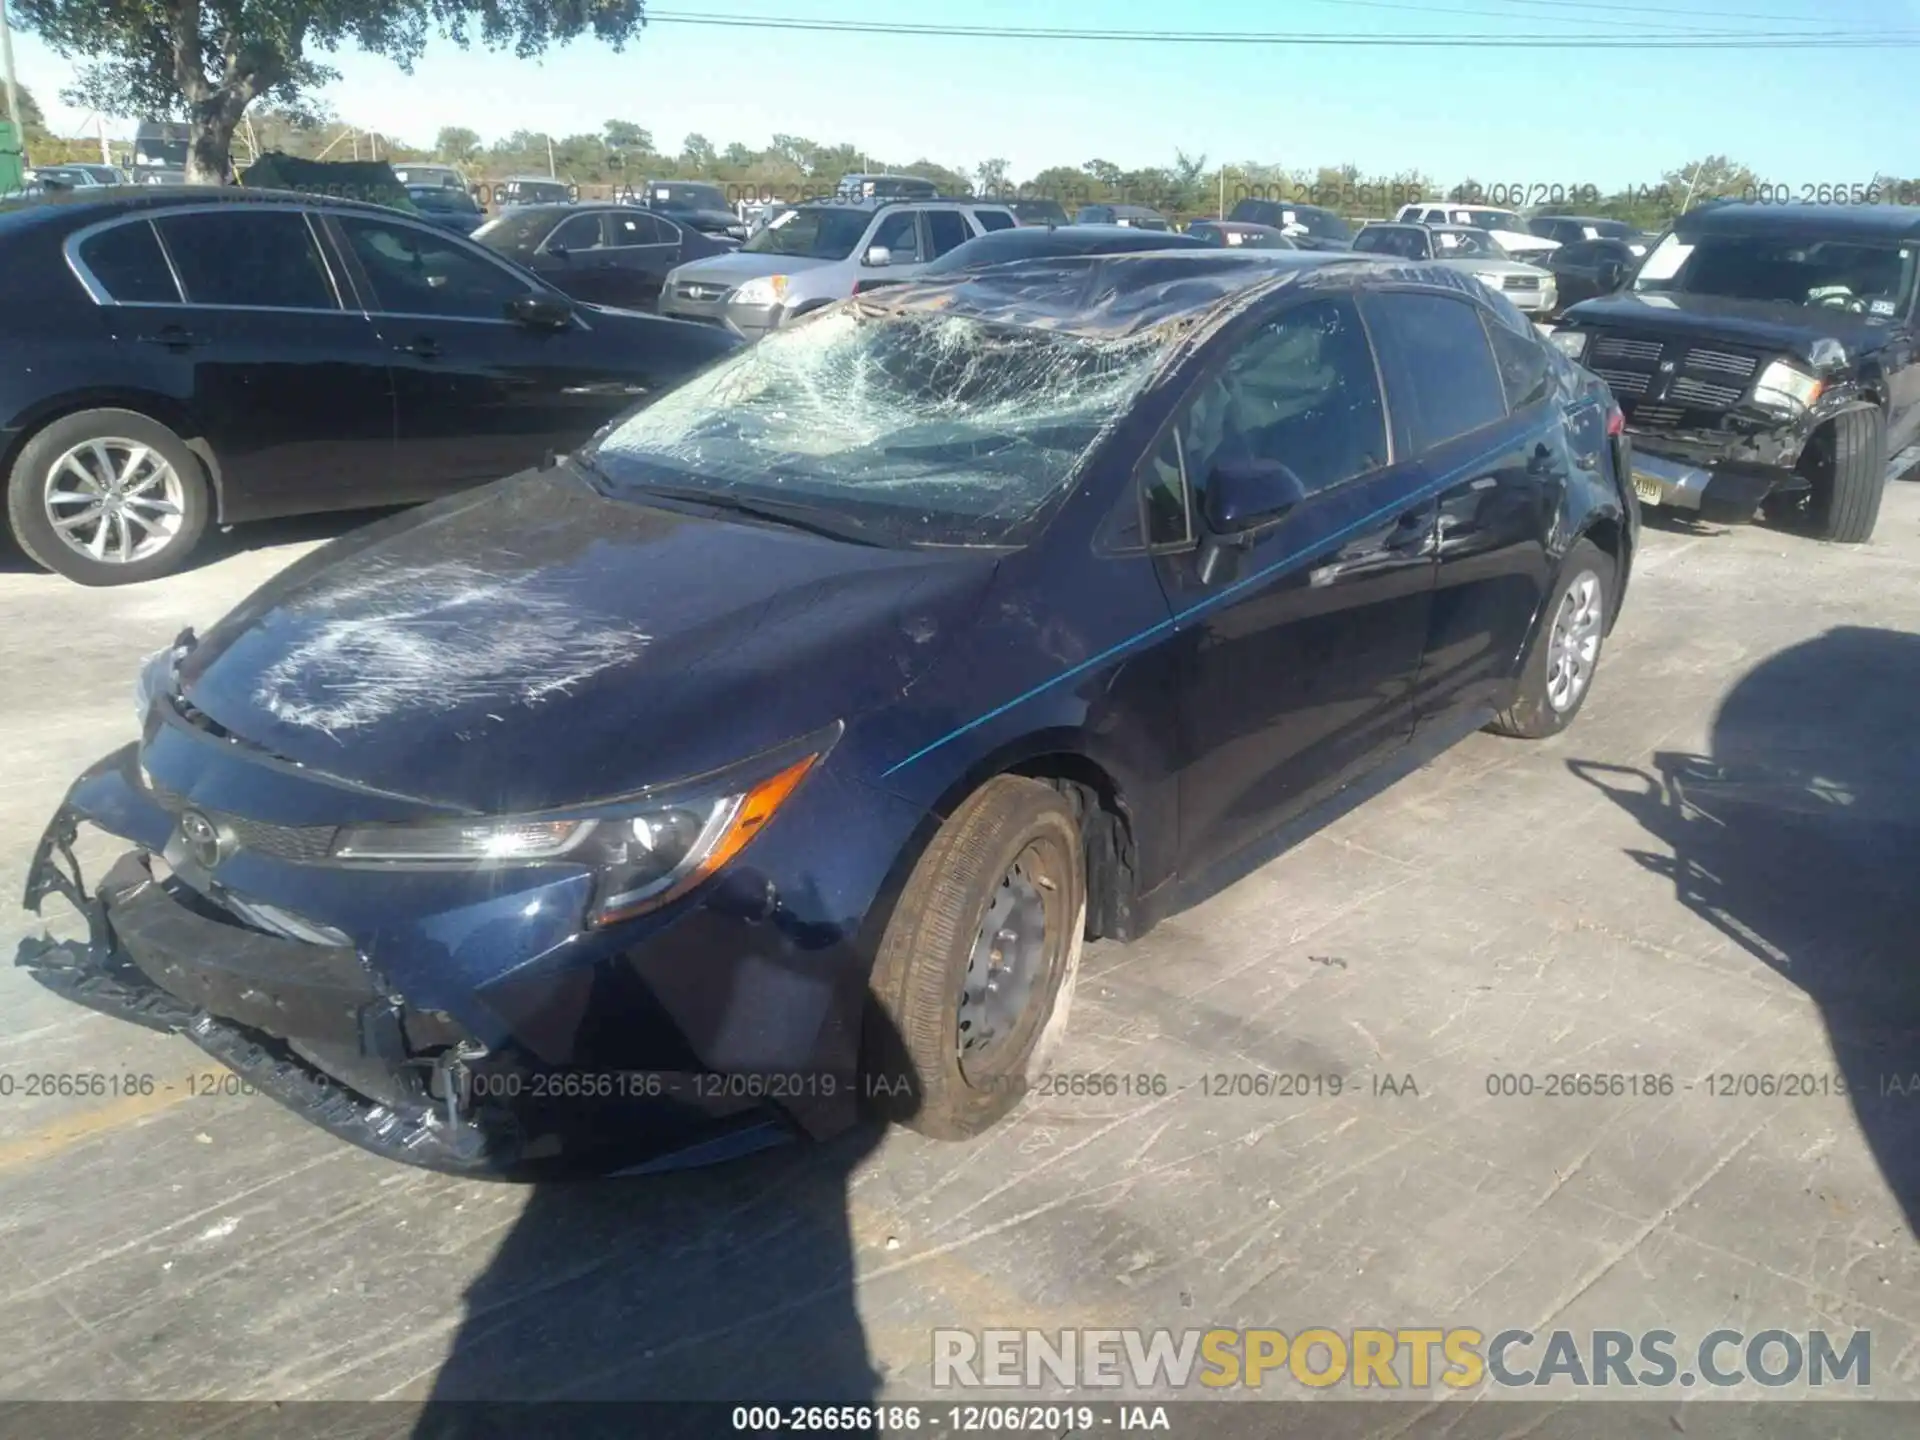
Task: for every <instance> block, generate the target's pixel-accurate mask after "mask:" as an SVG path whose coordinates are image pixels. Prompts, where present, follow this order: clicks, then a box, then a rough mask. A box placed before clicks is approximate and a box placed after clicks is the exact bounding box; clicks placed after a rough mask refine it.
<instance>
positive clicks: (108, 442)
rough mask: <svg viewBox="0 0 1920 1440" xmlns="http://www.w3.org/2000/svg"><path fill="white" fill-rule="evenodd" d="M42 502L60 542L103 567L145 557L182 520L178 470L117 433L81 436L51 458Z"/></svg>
mask: <svg viewBox="0 0 1920 1440" xmlns="http://www.w3.org/2000/svg"><path fill="white" fill-rule="evenodd" d="M44 500H45V508H46V513H47V523H48V524H50V525H51V526H52V527H53V533H54V534H55V535H57V536H59V537H60V541H61V543H62V544H64V545H65V546H66V547H67V548H68V549H69V550H71V551H73V552H74V553H75V554H76V555H84V556H85V557H86V558H87V559H89V560H93V561H96V562H98V563H100V564H103V565H131V564H134V563H135V562H137V561H140V560H148V559H151V558H152V557H153V556H155V555H158V554H159V553H160V552H161V551H162V550H165V549H166V548H167V547H168V546H169V545H171V544H172V543H173V541H174V537H175V536H177V535H178V534H179V533H180V527H181V525H182V524H184V523H185V521H186V487H185V486H184V485H182V484H181V483H180V475H179V472H178V471H176V470H175V469H174V468H173V466H172V465H171V464H170V463H169V462H168V461H167V459H166V458H165V457H164V456H162V455H161V454H160V453H159V452H158V451H157V450H155V449H154V448H153V447H152V446H151V445H143V444H142V443H141V442H140V441H138V440H127V439H123V438H121V437H119V436H104V437H102V438H101V439H98V440H85V441H82V442H81V443H80V444H78V445H75V446H74V447H73V448H72V449H70V450H68V451H67V452H66V453H65V454H64V455H62V456H61V457H60V458H59V459H58V460H55V461H54V462H53V464H52V466H50V467H49V468H48V470H47V483H46V487H45V491H44Z"/></svg>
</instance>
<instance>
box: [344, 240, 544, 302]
mask: <svg viewBox="0 0 1920 1440" xmlns="http://www.w3.org/2000/svg"><path fill="white" fill-rule="evenodd" d="M339 223H340V228H341V230H342V231H343V232H345V234H346V237H347V247H348V248H349V249H350V250H352V251H353V254H354V257H355V258H356V259H357V260H359V262H360V268H361V269H363V270H365V271H366V273H367V281H368V283H369V284H370V285H372V287H373V301H374V305H375V307H376V308H377V309H380V310H384V311H386V312H387V313H389V314H396V315H438V316H446V317H448V318H449V319H486V320H498V319H500V318H501V317H502V312H503V311H504V310H505V309H506V305H507V302H508V301H509V300H512V299H514V298H516V297H517V296H521V295H525V294H527V293H529V291H530V288H531V287H529V286H528V285H527V284H525V283H524V282H523V281H522V280H521V279H520V278H519V277H518V276H516V275H515V274H514V273H513V272H512V271H511V270H506V269H503V268H502V267H500V266H499V265H496V264H494V263H492V262H491V261H489V260H487V259H486V258H485V257H484V256H481V255H476V254H474V253H472V252H471V251H469V250H468V249H466V248H465V247H464V246H462V245H460V244H458V243H456V242H455V241H454V240H453V239H451V237H442V236H439V235H434V234H432V233H430V232H428V231H426V230H417V229H415V228H414V227H412V226H410V225H390V224H388V223H387V222H385V221H383V220H366V219H362V218H360V217H358V216H342V217H341V218H340V222H339Z"/></svg>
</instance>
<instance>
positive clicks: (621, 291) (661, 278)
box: [602, 209, 682, 310]
mask: <svg viewBox="0 0 1920 1440" xmlns="http://www.w3.org/2000/svg"><path fill="white" fill-rule="evenodd" d="M602 224H603V225H604V226H605V228H606V232H607V234H606V249H605V251H604V252H603V255H602V260H603V263H604V266H605V274H606V277H607V280H608V287H607V292H606V299H605V300H604V301H603V303H604V304H608V305H619V306H622V307H624V308H626V309H628V310H651V309H653V308H654V306H655V305H657V304H658V303H659V301H660V287H661V285H662V284H664V283H665V281H666V278H667V272H668V271H669V270H671V269H673V267H674V266H675V265H678V264H679V263H680V254H681V243H682V236H681V233H680V226H679V225H678V224H676V223H675V222H674V221H672V220H668V219H666V218H664V217H663V216H659V215H654V214H651V213H650V212H648V211H645V210H640V209H634V210H608V211H605V212H603V215H602Z"/></svg>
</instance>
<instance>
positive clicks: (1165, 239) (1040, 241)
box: [933, 225, 1211, 274]
mask: <svg viewBox="0 0 1920 1440" xmlns="http://www.w3.org/2000/svg"><path fill="white" fill-rule="evenodd" d="M1209 248H1211V247H1209V246H1208V245H1207V244H1206V242H1205V241H1203V240H1200V239H1199V238H1198V237H1196V236H1192V235H1167V234H1162V233H1159V232H1157V231H1153V230H1136V229H1134V228H1132V227H1131V226H1127V225H1055V226H1048V227H1045V228H1043V227H1041V226H1038V225H1022V226H1020V227H1018V228H1017V229H1013V230H994V231H990V232H988V233H987V234H985V235H976V236H974V237H973V239H971V240H969V241H967V242H966V243H965V244H964V245H956V246H955V247H954V248H953V249H952V250H950V251H948V252H947V255H945V256H942V257H941V259H939V260H936V261H934V262H933V263H934V265H935V266H936V267H938V266H941V265H942V264H943V262H944V261H945V260H946V259H947V258H948V257H950V256H956V255H958V256H961V257H962V260H963V262H964V264H966V265H968V266H971V265H1013V264H1018V263H1019V262H1021V261H1023V260H1033V259H1042V258H1046V257H1057V256H1066V255H1117V254H1122V253H1134V252H1138V251H1145V250H1204V249H1209ZM963 252H971V254H963ZM975 255H978V256H981V257H983V258H981V259H978V260H976V259H974V258H973V256H975ZM948 268H952V269H956V270H957V269H959V268H961V266H959V265H955V266H952V267H948ZM937 273H941V274H944V273H946V272H945V270H944V269H942V270H939V271H937Z"/></svg>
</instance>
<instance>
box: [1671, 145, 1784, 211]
mask: <svg viewBox="0 0 1920 1440" xmlns="http://www.w3.org/2000/svg"><path fill="white" fill-rule="evenodd" d="M1661 180H1662V183H1663V184H1664V185H1665V187H1666V189H1667V190H1668V191H1669V192H1671V194H1672V205H1673V209H1672V213H1673V214H1676V215H1677V214H1679V213H1680V212H1681V211H1683V210H1688V209H1691V208H1692V207H1693V206H1695V205H1698V204H1700V203H1701V202H1702V201H1706V200H1717V199H1720V198H1722V197H1723V196H1729V195H1730V196H1732V197H1734V198H1735V199H1742V198H1744V199H1748V200H1751V199H1753V198H1754V197H1755V193H1756V187H1758V185H1759V183H1760V181H1759V177H1757V176H1756V175H1755V174H1754V173H1753V171H1751V170H1749V169H1748V168H1747V167H1746V166H1744V165H1741V164H1737V163H1736V162H1734V161H1732V160H1729V159H1728V158H1727V157H1726V156H1724V155H1709V156H1707V157H1706V159H1704V160H1695V161H1693V162H1692V163H1691V164H1688V165H1682V166H1681V167H1680V168H1679V169H1678V170H1669V171H1668V172H1667V173H1666V174H1665V175H1664V176H1662V177H1661Z"/></svg>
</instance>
